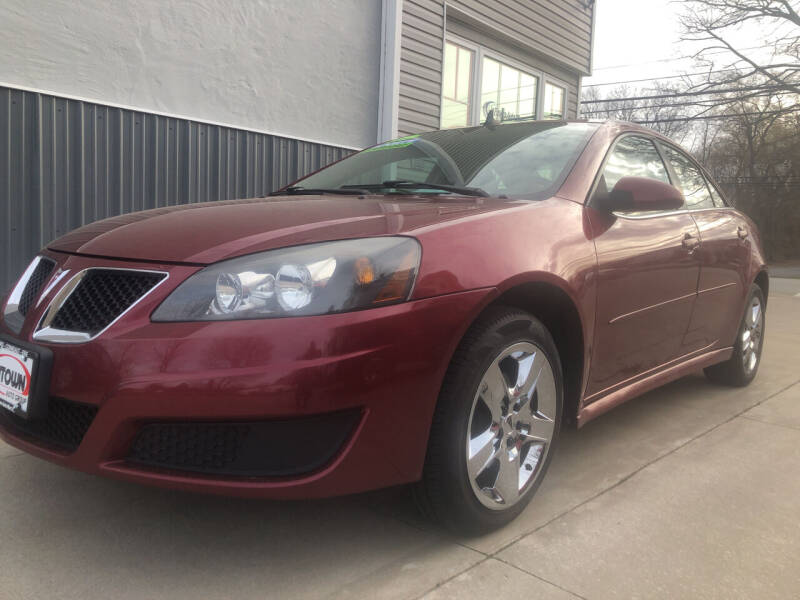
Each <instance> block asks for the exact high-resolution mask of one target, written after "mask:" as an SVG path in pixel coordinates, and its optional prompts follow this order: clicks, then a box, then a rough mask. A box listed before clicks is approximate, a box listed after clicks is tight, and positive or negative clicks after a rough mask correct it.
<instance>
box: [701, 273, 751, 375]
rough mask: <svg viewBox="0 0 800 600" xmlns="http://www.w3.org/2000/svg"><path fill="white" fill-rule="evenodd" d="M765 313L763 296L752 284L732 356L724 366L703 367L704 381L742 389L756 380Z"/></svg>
mask: <svg viewBox="0 0 800 600" xmlns="http://www.w3.org/2000/svg"><path fill="white" fill-rule="evenodd" d="M765 309H766V303H765V301H764V293H763V292H762V291H761V288H760V287H759V286H758V285H756V284H755V283H754V284H753V285H752V286H751V287H750V294H749V295H748V297H747V304H746V305H745V311H744V316H743V317H742V321H741V323H740V324H739V330H738V331H737V333H736V343H735V344H734V346H733V355H732V356H731V357H730V358H729V359H728V360H726V361H725V362H723V363H719V364H717V365H712V366H710V367H706V368H705V369H704V372H705V374H706V377H708V378H709V379H710V380H711V381H713V382H715V383H720V384H722V385H730V386H734V387H744V386H746V385H748V384H749V383H750V382H751V381H753V379H755V376H756V373H758V366H759V365H760V364H761V350H762V349H763V347H764V327H765V323H766V314H765Z"/></svg>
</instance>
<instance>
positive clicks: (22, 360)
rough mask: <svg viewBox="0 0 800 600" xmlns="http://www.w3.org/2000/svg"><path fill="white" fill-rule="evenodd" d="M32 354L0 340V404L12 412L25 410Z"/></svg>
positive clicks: (28, 391)
mask: <svg viewBox="0 0 800 600" xmlns="http://www.w3.org/2000/svg"><path fill="white" fill-rule="evenodd" d="M34 360H35V357H34V356H33V354H31V353H30V352H28V351H27V350H24V349H22V348H18V347H17V346H14V345H12V344H8V343H6V342H0V406H1V407H3V408H6V409H8V410H10V411H12V412H15V413H16V412H22V413H24V412H26V411H27V409H28V398H29V397H30V393H31V373H32V371H33V365H34Z"/></svg>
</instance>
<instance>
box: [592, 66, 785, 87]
mask: <svg viewBox="0 0 800 600" xmlns="http://www.w3.org/2000/svg"><path fill="white" fill-rule="evenodd" d="M771 67H772V65H764V68H765V69H769V68H771ZM731 71H741V69H717V70H715V71H697V72H695V73H684V74H683V75H666V76H664V77H647V78H645V79H628V80H626V81H612V82H609V83H590V84H589V85H582V86H581V87H582V88H591V87H602V86H607V85H622V84H623V83H640V82H642V81H661V80H662V79H678V78H682V77H696V76H698V75H712V74H714V73H729V72H731Z"/></svg>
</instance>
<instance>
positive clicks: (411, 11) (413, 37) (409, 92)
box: [397, 0, 444, 134]
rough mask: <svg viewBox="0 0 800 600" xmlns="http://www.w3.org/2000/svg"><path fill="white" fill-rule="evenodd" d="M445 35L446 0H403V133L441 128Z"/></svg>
mask: <svg viewBox="0 0 800 600" xmlns="http://www.w3.org/2000/svg"><path fill="white" fill-rule="evenodd" d="M443 36H444V1H443V0H403V25H402V37H401V41H400V110H399V114H398V119H397V128H398V131H399V133H400V134H409V133H419V132H420V131H428V130H431V129H438V128H439V108H440V104H441V97H442V60H443V56H442V50H443V39H444V38H443Z"/></svg>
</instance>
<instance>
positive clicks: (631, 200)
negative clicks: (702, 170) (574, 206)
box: [593, 177, 683, 212]
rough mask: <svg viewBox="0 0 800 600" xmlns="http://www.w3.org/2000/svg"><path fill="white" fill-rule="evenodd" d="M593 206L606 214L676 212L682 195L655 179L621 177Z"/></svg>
mask: <svg viewBox="0 0 800 600" xmlns="http://www.w3.org/2000/svg"><path fill="white" fill-rule="evenodd" d="M593 205H594V206H595V208H597V209H599V210H602V211H606V212H614V211H617V210H631V211H661V210H664V211H666V210H676V209H678V208H681V207H682V206H683V194H681V192H680V190H678V188H676V187H675V186H672V185H670V184H668V183H664V182H663V181H658V180H656V179H649V178H648V177H623V178H622V179H620V180H619V181H618V182H617V184H616V185H615V186H614V189H613V190H611V191H610V192H609V193H608V194H604V195H601V196H597V197H595V199H594V202H593Z"/></svg>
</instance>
